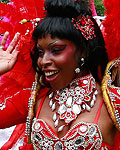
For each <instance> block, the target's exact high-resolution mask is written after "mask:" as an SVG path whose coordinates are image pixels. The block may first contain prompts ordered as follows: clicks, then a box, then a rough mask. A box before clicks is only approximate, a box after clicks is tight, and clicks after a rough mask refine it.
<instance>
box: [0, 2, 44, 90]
mask: <svg viewBox="0 0 120 150" xmlns="http://www.w3.org/2000/svg"><path fill="white" fill-rule="evenodd" d="M0 10H1V11H0V34H1V35H2V34H4V32H5V31H9V33H10V36H9V39H8V41H7V44H6V47H7V45H8V44H9V43H10V41H11V40H12V38H13V37H14V35H15V33H16V32H20V34H21V36H20V44H19V45H20V46H19V51H20V54H19V56H18V61H17V63H16V65H15V67H14V68H13V70H12V71H10V72H9V73H6V74H5V75H4V77H9V78H11V79H15V81H17V82H18V84H20V85H21V86H23V87H29V86H31V85H32V82H33V81H34V71H33V69H32V60H31V58H30V49H31V46H32V45H33V44H32V43H31V42H32V41H31V35H32V32H33V30H34V27H35V23H36V22H37V21H38V20H40V19H41V18H43V17H44V16H45V14H44V0H40V1H37V0H30V1H29V3H28V1H27V0H24V1H23V0H19V1H18V0H11V2H10V3H7V4H6V3H0ZM38 18H40V19H38ZM25 22H26V23H25ZM30 41H31V42H30ZM12 84H13V83H12Z"/></svg>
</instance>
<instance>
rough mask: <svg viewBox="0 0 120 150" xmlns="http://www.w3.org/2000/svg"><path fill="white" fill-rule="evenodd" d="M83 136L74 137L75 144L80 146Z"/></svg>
mask: <svg viewBox="0 0 120 150" xmlns="http://www.w3.org/2000/svg"><path fill="white" fill-rule="evenodd" d="M84 140H85V139H84V137H78V138H76V139H75V146H81V145H82V144H83V143H84Z"/></svg>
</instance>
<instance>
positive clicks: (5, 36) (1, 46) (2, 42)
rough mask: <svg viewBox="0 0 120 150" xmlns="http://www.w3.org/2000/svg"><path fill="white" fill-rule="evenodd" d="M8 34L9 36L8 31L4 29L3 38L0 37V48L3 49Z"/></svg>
mask: <svg viewBox="0 0 120 150" xmlns="http://www.w3.org/2000/svg"><path fill="white" fill-rule="evenodd" d="M8 36H9V32H8V31H6V32H5V34H4V36H3V39H2V41H1V44H0V49H4V47H5V44H6V41H7V39H8Z"/></svg>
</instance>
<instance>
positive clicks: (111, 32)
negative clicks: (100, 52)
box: [103, 0, 120, 60]
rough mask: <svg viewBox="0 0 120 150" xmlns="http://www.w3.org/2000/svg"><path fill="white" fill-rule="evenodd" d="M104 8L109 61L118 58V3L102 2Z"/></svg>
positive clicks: (119, 49) (119, 28) (119, 32)
mask: <svg viewBox="0 0 120 150" xmlns="http://www.w3.org/2000/svg"><path fill="white" fill-rule="evenodd" d="M104 5H105V7H106V11H105V15H106V20H105V21H104V23H103V25H104V27H105V31H104V32H105V42H106V48H107V53H108V56H109V59H110V60H112V59H115V58H118V57H119V56H120V1H119V0H111V1H108V0H104Z"/></svg>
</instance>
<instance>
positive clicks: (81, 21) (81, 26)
mask: <svg viewBox="0 0 120 150" xmlns="http://www.w3.org/2000/svg"><path fill="white" fill-rule="evenodd" d="M72 22H73V23H74V27H75V28H76V29H77V30H80V31H81V33H82V35H83V36H84V38H86V40H89V39H93V38H94V37H96V35H95V31H94V23H93V21H92V20H91V19H90V16H88V15H87V16H78V17H77V19H75V18H72Z"/></svg>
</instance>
